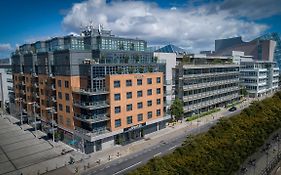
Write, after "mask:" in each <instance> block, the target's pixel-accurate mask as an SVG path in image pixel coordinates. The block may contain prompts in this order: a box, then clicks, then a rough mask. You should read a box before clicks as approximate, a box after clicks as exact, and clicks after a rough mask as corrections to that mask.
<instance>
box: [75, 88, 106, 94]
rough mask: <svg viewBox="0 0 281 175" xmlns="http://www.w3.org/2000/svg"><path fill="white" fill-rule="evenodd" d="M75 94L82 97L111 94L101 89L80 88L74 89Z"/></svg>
mask: <svg viewBox="0 0 281 175" xmlns="http://www.w3.org/2000/svg"><path fill="white" fill-rule="evenodd" d="M72 91H73V93H77V94H81V95H88V96H91V95H100V94H108V93H109V92H108V91H107V90H106V89H105V88H99V89H80V88H73V89H72Z"/></svg>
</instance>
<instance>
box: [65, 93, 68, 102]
mask: <svg viewBox="0 0 281 175" xmlns="http://www.w3.org/2000/svg"><path fill="white" fill-rule="evenodd" d="M65 100H66V101H69V94H68V93H66V94H65Z"/></svg>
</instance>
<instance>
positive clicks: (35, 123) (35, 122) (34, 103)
mask: <svg viewBox="0 0 281 175" xmlns="http://www.w3.org/2000/svg"><path fill="white" fill-rule="evenodd" d="M35 105H36V102H33V115H34V120H35V121H34V125H35V126H34V128H35V137H37V134H36V131H37V121H36V114H35Z"/></svg>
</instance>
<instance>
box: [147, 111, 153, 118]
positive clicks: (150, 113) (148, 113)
mask: <svg viewBox="0 0 281 175" xmlns="http://www.w3.org/2000/svg"><path fill="white" fill-rule="evenodd" d="M147 118H148V119H150V118H152V111H149V112H147Z"/></svg>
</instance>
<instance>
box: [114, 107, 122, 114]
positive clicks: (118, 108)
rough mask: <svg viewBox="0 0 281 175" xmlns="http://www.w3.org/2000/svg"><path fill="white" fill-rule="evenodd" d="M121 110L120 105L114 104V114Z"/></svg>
mask: <svg viewBox="0 0 281 175" xmlns="http://www.w3.org/2000/svg"><path fill="white" fill-rule="evenodd" d="M120 112H121V107H120V106H116V107H115V114H119V113H120Z"/></svg>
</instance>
